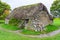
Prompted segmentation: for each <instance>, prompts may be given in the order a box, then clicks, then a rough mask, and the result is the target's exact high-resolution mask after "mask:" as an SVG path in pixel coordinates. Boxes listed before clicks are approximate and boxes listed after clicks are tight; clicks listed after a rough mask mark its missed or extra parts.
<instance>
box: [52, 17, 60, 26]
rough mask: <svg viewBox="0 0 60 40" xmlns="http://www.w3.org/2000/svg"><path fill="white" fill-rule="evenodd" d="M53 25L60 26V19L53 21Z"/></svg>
mask: <svg viewBox="0 0 60 40" xmlns="http://www.w3.org/2000/svg"><path fill="white" fill-rule="evenodd" d="M53 25H56V26H60V18H55V19H54V20H53Z"/></svg>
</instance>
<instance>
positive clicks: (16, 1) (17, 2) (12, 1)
mask: <svg viewBox="0 0 60 40" xmlns="http://www.w3.org/2000/svg"><path fill="white" fill-rule="evenodd" d="M2 1H4V2H6V3H8V4H9V5H10V6H11V9H12V10H13V9H14V8H16V7H19V6H24V5H29V4H34V3H43V4H44V5H45V6H46V7H47V8H48V10H50V7H51V4H52V3H53V1H54V0H2Z"/></svg>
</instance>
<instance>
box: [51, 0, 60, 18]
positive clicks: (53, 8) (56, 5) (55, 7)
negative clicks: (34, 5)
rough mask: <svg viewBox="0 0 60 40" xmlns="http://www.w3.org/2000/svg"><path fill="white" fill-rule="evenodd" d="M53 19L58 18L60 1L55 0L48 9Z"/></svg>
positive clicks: (59, 15)
mask: <svg viewBox="0 0 60 40" xmlns="http://www.w3.org/2000/svg"><path fill="white" fill-rule="evenodd" d="M50 11H51V13H52V15H53V16H54V17H60V0H55V1H54V2H53V4H52V6H51V8H50Z"/></svg>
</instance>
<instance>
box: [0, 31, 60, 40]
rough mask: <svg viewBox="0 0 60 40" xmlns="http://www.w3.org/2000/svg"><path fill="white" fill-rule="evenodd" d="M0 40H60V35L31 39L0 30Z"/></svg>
mask: <svg viewBox="0 0 60 40" xmlns="http://www.w3.org/2000/svg"><path fill="white" fill-rule="evenodd" d="M0 40H60V34H57V35H55V36H52V37H45V38H32V37H28V36H23V35H18V34H15V33H11V32H6V31H2V30H0Z"/></svg>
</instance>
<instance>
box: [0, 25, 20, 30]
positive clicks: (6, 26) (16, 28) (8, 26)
mask: <svg viewBox="0 0 60 40" xmlns="http://www.w3.org/2000/svg"><path fill="white" fill-rule="evenodd" d="M0 27H2V28H5V29H8V30H19V28H18V27H17V26H12V25H9V24H0Z"/></svg>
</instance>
